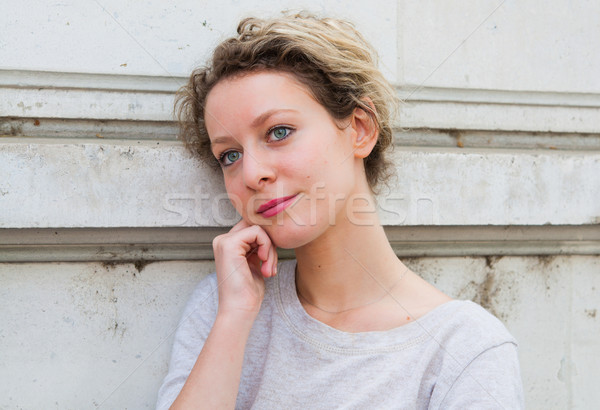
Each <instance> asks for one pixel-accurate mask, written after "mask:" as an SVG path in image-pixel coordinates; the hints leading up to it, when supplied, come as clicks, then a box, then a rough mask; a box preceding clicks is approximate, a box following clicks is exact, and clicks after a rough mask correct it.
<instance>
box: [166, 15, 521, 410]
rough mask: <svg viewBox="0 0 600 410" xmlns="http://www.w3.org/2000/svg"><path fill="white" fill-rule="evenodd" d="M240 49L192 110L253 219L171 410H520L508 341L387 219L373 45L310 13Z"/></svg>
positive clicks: (222, 62)
mask: <svg viewBox="0 0 600 410" xmlns="http://www.w3.org/2000/svg"><path fill="white" fill-rule="evenodd" d="M238 34H239V35H238V36H236V37H234V38H230V39H228V40H226V41H224V42H223V43H221V44H220V45H219V46H218V47H217V48H216V50H215V52H214V55H213V58H212V61H211V62H210V65H208V66H207V67H204V68H201V69H198V70H196V71H194V73H193V74H192V76H191V78H190V82H189V84H188V85H187V86H186V87H184V88H183V89H182V90H181V91H180V94H179V100H178V109H179V114H180V120H181V123H182V125H183V136H184V138H185V141H186V143H187V145H188V147H189V148H191V149H192V151H193V152H196V153H198V154H200V155H201V156H202V157H203V158H205V159H207V160H213V161H215V160H216V161H217V163H218V166H220V167H221V169H222V172H223V177H224V181H225V187H226V189H227V192H228V194H229V197H230V199H231V201H232V203H233V205H234V206H235V208H236V210H237V211H238V212H239V214H240V215H241V217H242V219H241V221H240V222H239V223H238V224H236V225H235V226H234V227H233V228H232V229H231V230H230V231H229V232H228V233H226V234H223V235H220V236H218V237H217V238H215V240H214V242H213V249H214V255H215V263H216V273H215V274H213V275H211V276H209V277H208V278H206V279H205V280H203V281H202V282H201V283H200V285H199V286H198V287H197V289H196V290H195V291H194V293H193V295H192V297H191V299H190V301H189V303H188V305H187V308H186V310H185V313H184V315H183V318H182V321H181V323H180V326H179V329H178V331H177V334H176V337H175V343H174V347H173V354H172V359H171V364H170V368H169V373H168V374H167V376H166V378H165V380H164V383H163V385H162V387H161V389H160V392H159V400H158V408H168V407H169V406H171V405H172V408H210V409H213V408H234V407H235V408H243V409H246V408H256V409H273V408H302V409H307V408H382V409H383V408H385V409H387V408H390V409H391V408H401V409H421V408H423V409H424V408H460V409H465V408H477V409H481V408H510V409H515V408H521V407H522V405H523V404H522V403H523V397H522V386H521V380H520V374H519V365H518V359H517V350H516V342H515V340H514V339H513V337H512V336H511V335H510V334H509V333H508V331H507V330H506V329H505V327H504V326H503V325H502V324H501V323H500V321H498V320H497V319H496V318H495V317H493V316H492V315H491V314H489V313H487V311H485V310H484V309H483V308H481V307H480V306H479V305H476V304H475V303H472V302H470V301H459V300H452V299H451V298H450V297H448V296H447V295H445V294H443V293H442V292H440V291H439V290H437V289H435V288H434V287H433V286H431V285H430V284H428V283H427V282H425V281H424V280H422V279H421V278H420V277H419V276H417V275H416V274H414V273H413V272H411V271H410V270H409V269H408V268H407V267H406V266H405V265H404V264H403V263H402V262H401V261H400V260H399V259H398V258H397V257H396V255H395V253H394V251H393V250H392V248H391V246H390V244H389V242H388V240H387V238H386V236H385V233H384V230H383V228H382V226H381V224H380V222H379V220H378V218H377V214H376V213H375V199H374V195H373V192H374V191H375V190H376V188H377V187H378V185H379V184H381V183H382V182H384V181H385V178H386V176H387V175H388V174H389V172H388V169H389V168H388V167H389V164H388V163H387V162H386V159H385V157H384V152H385V150H386V148H388V147H389V146H390V145H391V141H392V129H391V121H392V118H391V115H392V113H393V111H394V109H393V108H394V103H395V96H394V91H393V90H392V88H391V87H390V86H389V85H388V83H387V82H386V81H385V79H384V78H383V76H382V75H381V73H380V72H379V71H378V70H377V68H376V65H375V57H374V52H373V50H372V49H371V48H370V46H369V45H368V44H367V43H366V42H365V41H364V39H363V38H362V37H361V36H360V34H359V33H358V32H357V31H356V30H355V29H354V28H353V26H352V25H350V24H349V23H347V22H343V21H339V20H335V19H319V18H316V17H313V16H309V15H296V16H285V17H282V18H278V19H273V20H259V19H246V20H243V21H242V22H241V23H240V25H239V27H238ZM277 247H280V248H287V249H294V251H295V255H296V259H295V260H292V261H285V262H283V263H278V260H277V253H276V248H277Z"/></svg>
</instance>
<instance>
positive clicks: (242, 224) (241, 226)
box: [229, 218, 251, 233]
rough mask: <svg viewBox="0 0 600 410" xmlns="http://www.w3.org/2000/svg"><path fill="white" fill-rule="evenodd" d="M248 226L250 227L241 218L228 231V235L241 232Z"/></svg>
mask: <svg viewBox="0 0 600 410" xmlns="http://www.w3.org/2000/svg"><path fill="white" fill-rule="evenodd" d="M250 226H251V225H250V224H248V222H246V221H245V220H244V218H242V219H241V220H240V221H239V222H238V223H236V224H235V225H233V227H232V228H231V229H230V230H229V233H233V232H238V231H241V230H242V229H245V228H248V227H250Z"/></svg>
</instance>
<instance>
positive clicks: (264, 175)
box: [242, 150, 276, 190]
mask: <svg viewBox="0 0 600 410" xmlns="http://www.w3.org/2000/svg"><path fill="white" fill-rule="evenodd" d="M242 166H243V177H244V183H245V184H246V186H248V187H249V188H251V189H254V190H259V189H262V187H264V185H265V184H267V183H269V182H273V181H275V179H276V173H275V170H274V169H273V167H272V164H270V161H269V158H268V156H267V155H261V153H260V152H259V150H254V151H253V152H249V151H246V152H244V159H243V161H242Z"/></svg>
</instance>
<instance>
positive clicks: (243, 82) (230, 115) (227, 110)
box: [205, 71, 322, 135]
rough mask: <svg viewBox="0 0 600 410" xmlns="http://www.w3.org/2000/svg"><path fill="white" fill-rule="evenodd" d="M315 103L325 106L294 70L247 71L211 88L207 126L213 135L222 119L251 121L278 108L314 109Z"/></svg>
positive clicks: (207, 107)
mask: <svg viewBox="0 0 600 410" xmlns="http://www.w3.org/2000/svg"><path fill="white" fill-rule="evenodd" d="M314 105H317V106H318V107H321V106H320V104H319V103H318V102H317V101H316V100H315V99H314V97H313V96H312V93H311V92H310V90H309V89H308V87H307V86H305V85H304V84H302V83H301V82H300V81H299V80H298V79H297V78H296V77H295V76H294V75H293V74H289V73H285V72H279V71H260V72H252V73H244V74H241V75H237V76H234V77H230V78H226V79H223V80H221V81H219V82H218V83H217V84H216V85H215V86H214V87H213V89H212V90H211V91H210V93H209V94H208V97H207V99H206V109H205V121H206V127H207V130H208V132H209V135H211V128H212V129H214V128H215V127H217V128H220V127H219V125H220V124H219V123H223V122H228V123H230V122H232V121H233V122H235V123H239V122H242V121H243V122H246V121H248V120H250V121H251V120H252V119H254V118H256V117H257V116H260V115H261V114H263V113H264V112H266V111H268V110H275V109H291V110H298V111H300V110H303V111H304V110H311V109H312V110H314V109H315V108H316V107H314ZM321 108H322V107H321ZM221 125H222V124H221Z"/></svg>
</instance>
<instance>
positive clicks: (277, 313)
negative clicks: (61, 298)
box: [157, 260, 523, 409]
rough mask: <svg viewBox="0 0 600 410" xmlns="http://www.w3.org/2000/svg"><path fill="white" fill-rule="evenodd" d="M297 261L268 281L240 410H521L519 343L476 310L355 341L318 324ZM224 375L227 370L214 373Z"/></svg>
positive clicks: (182, 336)
mask: <svg viewBox="0 0 600 410" xmlns="http://www.w3.org/2000/svg"><path fill="white" fill-rule="evenodd" d="M295 265H296V261H293V260H292V261H284V262H281V264H280V266H279V267H278V272H279V273H278V275H277V276H276V277H274V278H271V279H267V280H266V292H265V299H264V301H263V303H262V306H261V310H260V312H259V314H258V317H257V319H256V321H255V322H254V324H253V327H252V330H251V332H250V337H249V339H248V342H247V344H246V351H245V355H244V365H243V369H242V375H241V381H240V387H239V393H238V397H237V403H236V408H238V409H250V408H251V409H279V408H286V409H365V408H368V409H439V408H443V409H471V408H473V409H501V408H504V409H521V408H523V387H522V382H521V376H520V371H519V362H518V357H517V344H516V341H515V339H514V338H513V337H512V336H511V335H510V333H509V332H508V331H507V330H506V328H505V327H504V325H503V324H502V323H501V322H500V321H499V320H498V319H496V318H495V317H494V316H492V315H491V314H490V313H488V312H487V311H486V310H485V309H483V308H482V307H481V306H479V305H477V304H475V303H473V302H471V301H460V300H452V301H450V302H446V303H444V304H443V305H440V306H438V307H437V308H436V309H434V310H433V311H431V312H429V313H428V314H426V315H424V316H423V317H421V318H419V319H417V320H416V321H414V322H411V323H408V324H406V325H404V326H401V327H398V328H395V329H391V330H388V331H379V332H364V333H347V332H343V331H340V330H337V329H334V328H332V327H329V326H327V325H325V324H324V323H321V322H319V321H317V320H316V319H314V318H313V317H311V316H309V315H308V314H307V313H306V311H305V310H304V308H303V307H302V305H301V304H300V301H299V300H298V297H297V295H296V287H295V280H294V270H295ZM217 297H218V296H217V278H216V275H215V274H212V275H210V276H208V277H207V278H205V279H204V280H203V281H202V282H201V283H200V284H199V285H198V287H197V288H196V289H195V291H194V292H193V294H192V297H191V298H190V301H189V302H188V304H187V307H186V309H185V312H184V314H183V317H182V319H181V322H180V325H179V328H178V330H177V334H176V336H175V342H174V345H173V352H172V357H171V363H170V366H169V372H168V374H167V376H166V377H165V379H164V382H163V385H162V387H161V388H160V390H159V394H158V403H157V408H158V409H166V408H168V407H169V406H170V405H171V403H172V402H173V401H174V400H175V398H176V397H177V395H178V394H179V392H180V390H181V388H182V387H183V384H184V382H185V380H186V379H187V377H188V375H189V373H190V371H191V369H192V367H193V365H194V363H195V362H196V359H197V357H198V355H199V354H200V351H201V350H202V346H203V343H204V341H205V340H206V337H207V336H208V333H209V332H210V329H211V327H212V325H213V323H214V320H215V316H216V312H217V302H218V299H217ZM214 371H215V372H218V371H219V369H214Z"/></svg>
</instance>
